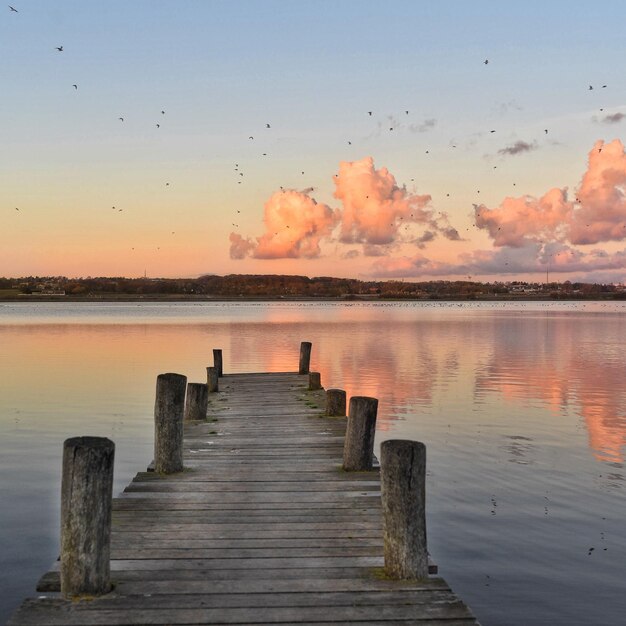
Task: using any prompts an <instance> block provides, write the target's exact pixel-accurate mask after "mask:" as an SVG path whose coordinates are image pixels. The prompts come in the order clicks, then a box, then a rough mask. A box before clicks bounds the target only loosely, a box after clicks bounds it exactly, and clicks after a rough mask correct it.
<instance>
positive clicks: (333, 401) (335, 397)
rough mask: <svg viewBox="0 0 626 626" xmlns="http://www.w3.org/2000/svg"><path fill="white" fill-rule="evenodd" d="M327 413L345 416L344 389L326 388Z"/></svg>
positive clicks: (334, 415)
mask: <svg viewBox="0 0 626 626" xmlns="http://www.w3.org/2000/svg"><path fill="white" fill-rule="evenodd" d="M326 415H327V416H328V417H345V415H346V392H345V391H344V390H343V389H327V390H326Z"/></svg>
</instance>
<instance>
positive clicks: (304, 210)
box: [230, 157, 461, 259]
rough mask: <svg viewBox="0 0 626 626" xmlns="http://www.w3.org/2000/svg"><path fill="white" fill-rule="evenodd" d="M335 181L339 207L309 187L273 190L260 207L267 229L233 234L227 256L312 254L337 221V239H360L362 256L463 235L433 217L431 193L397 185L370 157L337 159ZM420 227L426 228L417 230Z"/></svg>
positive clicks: (443, 219) (439, 216) (444, 220)
mask: <svg viewBox="0 0 626 626" xmlns="http://www.w3.org/2000/svg"><path fill="white" fill-rule="evenodd" d="M333 180H334V183H335V193H334V196H335V198H337V199H338V200H340V201H341V203H342V205H343V208H342V209H331V208H330V207H329V206H327V205H326V204H319V203H317V202H316V201H315V199H314V198H312V197H311V195H310V194H311V193H312V192H313V191H314V189H313V188H308V189H304V190H303V191H295V190H292V189H290V190H284V191H282V192H277V193H274V194H273V195H272V196H271V197H270V199H269V200H268V201H267V203H266V204H265V208H264V221H265V233H264V234H262V235H261V236H260V237H257V238H256V239H252V238H246V237H243V236H241V235H239V234H237V233H231V235H230V242H231V248H230V255H231V258H233V259H243V258H245V257H246V256H252V257H254V258H257V259H279V258H315V257H318V256H319V255H320V253H321V248H320V243H321V242H322V241H323V240H324V239H330V238H331V236H332V233H333V230H334V229H335V227H336V226H337V225H340V235H339V239H340V242H341V243H344V244H356V243H360V244H363V254H364V255H365V256H382V255H386V254H389V252H390V251H391V249H392V248H393V247H394V245H395V244H399V243H408V242H411V241H412V242H413V243H416V244H417V246H418V247H424V245H425V244H426V243H428V242H430V241H431V240H433V239H434V238H435V236H436V235H437V234H441V235H442V236H443V237H445V238H447V239H449V240H451V241H459V240H460V239H461V237H460V236H459V233H458V231H457V230H456V229H455V228H454V227H453V226H451V225H450V222H449V219H448V215H447V214H446V213H443V212H441V211H440V212H439V213H438V214H437V216H436V217H435V215H434V210H433V209H432V207H430V206H429V203H430V200H431V197H430V195H416V194H411V193H409V192H408V191H407V190H406V188H405V187H399V186H398V184H397V183H396V179H395V178H394V176H393V175H392V174H391V173H390V172H389V171H388V170H387V168H384V167H383V168H381V169H379V170H377V169H376V168H375V167H374V160H373V158H372V157H366V158H364V159H361V160H360V161H353V162H348V161H344V162H341V163H340V164H339V173H338V174H336V175H335V176H334V177H333ZM420 227H426V228H427V230H425V232H423V233H422V234H421V235H417V234H416V232H415V231H416V230H419V228H420Z"/></svg>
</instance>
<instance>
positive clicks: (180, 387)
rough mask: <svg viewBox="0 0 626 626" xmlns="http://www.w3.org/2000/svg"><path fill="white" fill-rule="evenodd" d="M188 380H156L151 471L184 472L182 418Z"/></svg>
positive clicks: (168, 377)
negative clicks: (152, 469) (152, 464)
mask: <svg viewBox="0 0 626 626" xmlns="http://www.w3.org/2000/svg"><path fill="white" fill-rule="evenodd" d="M186 388H187V377H186V376H183V375H182V374H159V375H158V376H157V387H156V401H155V403H154V471H155V472H159V473H161V474H173V473H175V472H182V470H183V415H184V410H185V389H186Z"/></svg>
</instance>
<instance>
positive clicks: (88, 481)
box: [61, 437, 115, 597]
mask: <svg viewBox="0 0 626 626" xmlns="http://www.w3.org/2000/svg"><path fill="white" fill-rule="evenodd" d="M114 456H115V444H114V443H113V442H112V441H111V440H110V439H106V438H105V437H73V438H72V439H67V440H66V441H65V443H64V444H63V475H62V480H61V592H62V593H63V595H64V596H66V597H73V596H81V595H91V596H97V595H102V594H104V593H108V592H109V591H110V590H111V573H110V555H111V498H112V490H113V459H114Z"/></svg>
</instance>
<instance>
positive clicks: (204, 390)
mask: <svg viewBox="0 0 626 626" xmlns="http://www.w3.org/2000/svg"><path fill="white" fill-rule="evenodd" d="M208 406H209V388H208V386H207V385H205V384H204V383H188V384H187V398H186V399H185V421H190V420H205V419H206V413H207V409H208Z"/></svg>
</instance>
